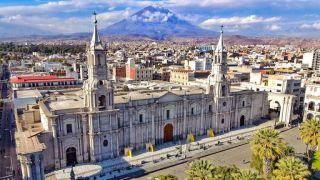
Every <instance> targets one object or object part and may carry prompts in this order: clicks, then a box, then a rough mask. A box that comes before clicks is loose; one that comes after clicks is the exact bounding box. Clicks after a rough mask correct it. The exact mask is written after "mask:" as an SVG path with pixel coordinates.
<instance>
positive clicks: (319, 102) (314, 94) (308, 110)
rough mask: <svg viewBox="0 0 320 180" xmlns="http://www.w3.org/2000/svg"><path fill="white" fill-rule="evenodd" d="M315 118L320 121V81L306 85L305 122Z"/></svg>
mask: <svg viewBox="0 0 320 180" xmlns="http://www.w3.org/2000/svg"><path fill="white" fill-rule="evenodd" d="M313 118H314V119H316V120H319V121H320V79H318V80H317V81H309V82H308V83H307V84H306V96H305V101H304V116H303V120H306V119H313Z"/></svg>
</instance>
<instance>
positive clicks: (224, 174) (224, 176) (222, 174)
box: [213, 165, 240, 180]
mask: <svg viewBox="0 0 320 180" xmlns="http://www.w3.org/2000/svg"><path fill="white" fill-rule="evenodd" d="M239 172H240V170H239V168H238V167H236V166H235V165H232V166H217V167H216V168H215V170H214V174H213V179H219V180H233V179H234V178H233V174H236V173H239Z"/></svg>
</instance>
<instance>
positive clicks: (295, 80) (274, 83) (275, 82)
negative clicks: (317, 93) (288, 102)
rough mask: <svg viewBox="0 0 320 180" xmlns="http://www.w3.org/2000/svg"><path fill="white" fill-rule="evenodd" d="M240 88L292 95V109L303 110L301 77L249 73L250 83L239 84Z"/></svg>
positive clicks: (303, 91) (303, 93) (303, 90)
mask: <svg viewBox="0 0 320 180" xmlns="http://www.w3.org/2000/svg"><path fill="white" fill-rule="evenodd" d="M241 87H244V88H246V89H252V90H254V91H266V92H273V93H280V94H290V95H294V96H296V97H297V98H295V102H294V109H295V110H296V111H298V110H300V109H302V108H303V103H304V95H305V89H304V87H303V85H302V77H301V76H299V75H288V74H286V75H268V76H266V77H264V76H263V75H262V73H261V72H251V73H250V82H241Z"/></svg>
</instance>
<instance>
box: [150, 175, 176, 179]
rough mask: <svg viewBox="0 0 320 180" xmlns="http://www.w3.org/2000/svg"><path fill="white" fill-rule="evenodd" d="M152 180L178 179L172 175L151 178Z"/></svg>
mask: <svg viewBox="0 0 320 180" xmlns="http://www.w3.org/2000/svg"><path fill="white" fill-rule="evenodd" d="M151 179H152V180H178V178H177V177H176V176H174V175H171V174H167V175H158V176H154V177H152V178H151Z"/></svg>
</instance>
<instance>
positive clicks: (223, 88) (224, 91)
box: [221, 86, 226, 96]
mask: <svg viewBox="0 0 320 180" xmlns="http://www.w3.org/2000/svg"><path fill="white" fill-rule="evenodd" d="M221 91H222V92H221V93H222V96H226V86H222V88H221Z"/></svg>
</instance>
